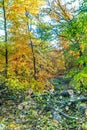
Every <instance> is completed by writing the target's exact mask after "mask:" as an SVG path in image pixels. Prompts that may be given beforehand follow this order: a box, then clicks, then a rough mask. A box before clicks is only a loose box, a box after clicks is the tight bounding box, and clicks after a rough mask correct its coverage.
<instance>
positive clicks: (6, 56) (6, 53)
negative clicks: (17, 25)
mask: <svg viewBox="0 0 87 130" xmlns="http://www.w3.org/2000/svg"><path fill="white" fill-rule="evenodd" d="M3 17H4V31H5V39H4V42H5V43H6V48H5V77H6V78H7V77H8V76H7V73H8V48H7V20H6V9H5V2H4V0H3Z"/></svg>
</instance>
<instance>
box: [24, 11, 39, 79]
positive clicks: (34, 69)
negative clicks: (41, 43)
mask: <svg viewBox="0 0 87 130" xmlns="http://www.w3.org/2000/svg"><path fill="white" fill-rule="evenodd" d="M25 15H26V17H27V18H28V17H29V16H28V12H27V11H26V10H25ZM27 26H28V32H31V26H30V25H29V23H28V22H27ZM30 45H31V51H32V57H33V71H34V74H33V77H34V79H35V80H36V79H37V77H36V73H37V71H36V58H35V53H34V47H33V43H32V40H31V37H30Z"/></svg>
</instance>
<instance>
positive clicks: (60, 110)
mask: <svg viewBox="0 0 87 130" xmlns="http://www.w3.org/2000/svg"><path fill="white" fill-rule="evenodd" d="M50 81H51V83H52V84H53V85H54V86H55V88H54V89H51V90H50V91H45V92H44V93H42V94H41V93H31V94H30V95H29V94H27V95H26V96H25V97H23V95H20V97H18V98H17V97H16V98H14V95H12V94H8V92H7V93H6V92H5V93H1V95H0V97H1V99H0V100H1V101H0V130H87V93H85V92H84V93H80V92H79V91H76V90H75V89H73V88H72V87H70V86H69V84H68V81H67V79H63V78H57V79H56V78H55V79H51V80H50Z"/></svg>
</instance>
